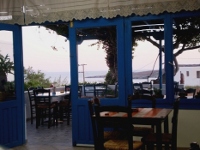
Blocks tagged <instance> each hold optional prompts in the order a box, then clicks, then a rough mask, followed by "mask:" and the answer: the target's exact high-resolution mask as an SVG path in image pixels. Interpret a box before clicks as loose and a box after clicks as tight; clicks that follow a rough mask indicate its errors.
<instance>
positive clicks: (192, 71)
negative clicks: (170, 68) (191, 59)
mask: <svg viewBox="0 0 200 150" xmlns="http://www.w3.org/2000/svg"><path fill="white" fill-rule="evenodd" d="M186 71H189V76H187V74H186ZM197 71H200V67H199V66H197V67H180V68H179V72H178V73H177V74H176V76H175V77H174V80H175V81H177V82H180V72H181V73H183V75H184V81H185V83H184V85H185V86H188V85H190V86H196V85H198V86H200V78H197V73H196V72H197Z"/></svg>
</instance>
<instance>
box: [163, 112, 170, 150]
mask: <svg viewBox="0 0 200 150" xmlns="http://www.w3.org/2000/svg"><path fill="white" fill-rule="evenodd" d="M164 133H169V120H168V116H167V117H166V119H165V121H164ZM168 149H169V144H165V150H168Z"/></svg>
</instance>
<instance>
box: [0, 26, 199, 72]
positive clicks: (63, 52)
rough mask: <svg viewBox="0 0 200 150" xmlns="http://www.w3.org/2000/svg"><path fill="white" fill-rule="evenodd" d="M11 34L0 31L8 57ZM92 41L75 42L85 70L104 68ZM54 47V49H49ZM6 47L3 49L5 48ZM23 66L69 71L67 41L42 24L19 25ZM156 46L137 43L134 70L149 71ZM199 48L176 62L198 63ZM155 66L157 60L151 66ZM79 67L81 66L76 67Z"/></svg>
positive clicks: (2, 48)
mask: <svg viewBox="0 0 200 150" xmlns="http://www.w3.org/2000/svg"><path fill="white" fill-rule="evenodd" d="M11 37H12V34H10V33H8V32H3V31H1V32H0V51H1V53H3V54H6V53H10V54H11V56H12V40H11ZM95 42H96V41H95V40H87V41H84V42H83V43H82V44H81V45H78V64H87V65H85V67H84V68H85V71H106V70H108V67H107V65H106V62H105V57H106V53H105V52H104V50H103V49H102V47H101V46H102V45H101V46H100V48H99V49H98V47H97V46H90V44H92V43H95ZM53 48H55V49H56V50H53ZM5 50H6V51H5ZM23 54H24V67H25V68H28V67H29V66H30V67H33V69H34V70H41V71H44V72H48V71H50V72H69V71H70V66H69V58H70V55H69V41H68V40H67V39H66V38H65V37H62V36H59V35H57V34H56V33H55V32H49V31H48V30H46V29H45V28H44V27H40V28H39V27H37V26H34V27H23ZM157 55H158V49H157V48H156V47H154V46H152V45H151V43H148V42H139V44H138V47H136V50H135V53H134V59H133V66H134V67H133V68H134V71H142V70H152V69H153V66H154V62H155V60H156V57H157ZM199 60H200V50H193V51H188V52H184V53H183V54H181V55H180V56H179V57H178V61H179V64H186V63H189V64H192V63H193V64H195V63H196V64H199V63H200V61H199ZM155 68H158V60H157V63H156V65H155ZM79 69H81V68H80V67H79Z"/></svg>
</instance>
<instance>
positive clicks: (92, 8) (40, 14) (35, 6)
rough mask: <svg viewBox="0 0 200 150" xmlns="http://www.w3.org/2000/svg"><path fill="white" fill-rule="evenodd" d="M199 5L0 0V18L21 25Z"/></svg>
mask: <svg viewBox="0 0 200 150" xmlns="http://www.w3.org/2000/svg"><path fill="white" fill-rule="evenodd" d="M199 8H200V0H0V22H4V23H10V24H15V23H17V24H20V25H24V24H30V23H32V22H35V23H42V22H45V21H49V22H55V21H59V20H62V21H70V20H73V19H76V20H82V19H85V18H94V19H95V18H99V17H104V18H113V17H116V16H117V15H120V16H124V17H127V16H129V15H131V14H135V15H146V14H149V13H150V14H159V13H162V12H164V11H167V12H173V13H174V12H178V11H181V10H187V11H188V10H189V11H192V10H197V9H199ZM6 17H7V18H6Z"/></svg>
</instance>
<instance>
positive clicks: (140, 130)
mask: <svg viewBox="0 0 200 150" xmlns="http://www.w3.org/2000/svg"><path fill="white" fill-rule="evenodd" d="M150 133H153V128H150V127H136V126H134V128H133V135H134V136H145V135H147V134H150Z"/></svg>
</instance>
